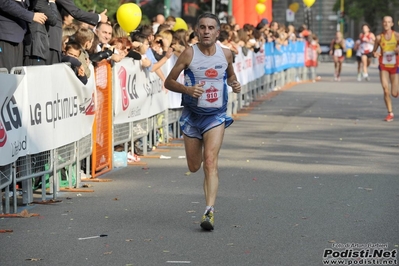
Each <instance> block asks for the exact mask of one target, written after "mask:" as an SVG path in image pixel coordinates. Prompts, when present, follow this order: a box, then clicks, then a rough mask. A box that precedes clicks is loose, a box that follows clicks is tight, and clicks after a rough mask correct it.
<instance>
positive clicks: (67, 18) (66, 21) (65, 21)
mask: <svg viewBox="0 0 399 266" xmlns="http://www.w3.org/2000/svg"><path fill="white" fill-rule="evenodd" d="M61 17H62V27H65V26H71V25H72V24H73V17H72V16H71V15H70V14H69V13H68V12H67V11H66V10H65V9H61Z"/></svg>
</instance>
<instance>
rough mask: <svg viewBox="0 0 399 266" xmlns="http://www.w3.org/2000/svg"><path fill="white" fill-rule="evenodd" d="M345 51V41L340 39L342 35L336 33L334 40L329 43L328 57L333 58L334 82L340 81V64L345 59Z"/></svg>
mask: <svg viewBox="0 0 399 266" xmlns="http://www.w3.org/2000/svg"><path fill="white" fill-rule="evenodd" d="M344 50H345V40H344V38H343V37H342V33H341V32H340V31H337V33H336V34H335V38H334V39H333V40H332V41H331V44H330V55H331V56H333V59H334V69H335V74H334V80H336V81H340V80H341V77H340V76H341V69H342V62H343V61H344V59H345V55H344Z"/></svg>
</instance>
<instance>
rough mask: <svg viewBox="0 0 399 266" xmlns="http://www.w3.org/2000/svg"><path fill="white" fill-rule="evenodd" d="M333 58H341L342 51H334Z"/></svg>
mask: <svg viewBox="0 0 399 266" xmlns="http://www.w3.org/2000/svg"><path fill="white" fill-rule="evenodd" d="M334 56H336V57H341V56H342V49H336V50H334Z"/></svg>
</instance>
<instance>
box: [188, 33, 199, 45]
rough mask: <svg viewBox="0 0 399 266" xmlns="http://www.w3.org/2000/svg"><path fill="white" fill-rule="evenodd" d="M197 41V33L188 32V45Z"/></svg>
mask: <svg viewBox="0 0 399 266" xmlns="http://www.w3.org/2000/svg"><path fill="white" fill-rule="evenodd" d="M197 42H198V34H197V33H195V31H193V32H191V33H190V36H189V38H188V45H190V46H193V45H194V44H196V43H197Z"/></svg>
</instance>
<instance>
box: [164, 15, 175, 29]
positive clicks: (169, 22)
mask: <svg viewBox="0 0 399 266" xmlns="http://www.w3.org/2000/svg"><path fill="white" fill-rule="evenodd" d="M165 24H166V25H168V26H169V29H170V30H172V29H173V27H174V26H175V24H176V18H175V17H174V16H169V17H167V18H166V20H165Z"/></svg>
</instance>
